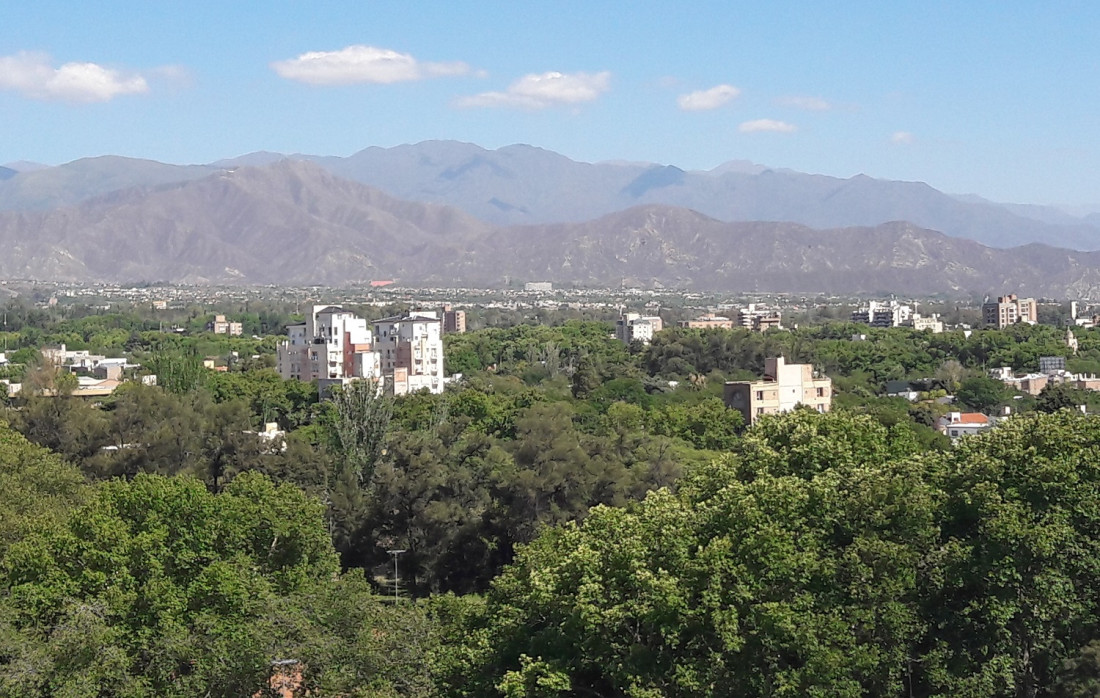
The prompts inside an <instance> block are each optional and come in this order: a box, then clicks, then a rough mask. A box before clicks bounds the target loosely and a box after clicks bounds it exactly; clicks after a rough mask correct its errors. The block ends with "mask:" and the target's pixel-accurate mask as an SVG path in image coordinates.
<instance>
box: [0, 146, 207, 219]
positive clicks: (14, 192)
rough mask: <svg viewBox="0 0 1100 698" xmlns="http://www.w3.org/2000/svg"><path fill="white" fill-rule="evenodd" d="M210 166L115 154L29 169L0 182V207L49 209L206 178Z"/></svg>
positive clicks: (10, 208) (9, 208)
mask: <svg viewBox="0 0 1100 698" xmlns="http://www.w3.org/2000/svg"><path fill="white" fill-rule="evenodd" d="M218 169H219V168H217V167H213V166H210V165H165V164H164V163H160V162H155V161H153V160H137V159H134V158H124V157H118V156H115V155H105V156H103V157H97V158H84V159H82V160H74V161H73V162H70V163H68V164H65V165H58V166H57V167H48V168H46V169H39V170H28V171H23V172H19V173H17V174H16V175H15V176H14V177H11V178H10V179H6V180H4V181H2V182H0V210H5V209H7V210H12V209H14V210H48V209H53V208H58V207H60V206H67V205H69V204H74V203H78V202H80V201H84V200H86V199H89V198H92V197H95V196H99V195H101V194H106V193H108V192H113V191H118V190H121V189H127V188H131V187H155V186H158V185H161V184H167V183H171V182H183V181H187V180H192V179H198V178H200V177H205V176H207V175H209V174H210V173H211V172H215V171H217V170H218Z"/></svg>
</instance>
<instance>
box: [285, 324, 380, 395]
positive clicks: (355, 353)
mask: <svg viewBox="0 0 1100 698" xmlns="http://www.w3.org/2000/svg"><path fill="white" fill-rule="evenodd" d="M286 329H287V338H286V339H285V340H283V341H282V342H280V343H279V346H278V347H277V348H276V353H277V362H278V364H277V365H278V369H279V375H281V376H282V377H283V378H284V379H286V380H289V379H292V378H293V379H295V380H300V381H306V382H309V381H317V383H318V386H319V389H320V390H321V391H322V392H325V391H327V390H328V388H329V387H331V386H332V385H339V384H343V383H346V382H348V381H350V380H353V379H356V378H366V379H371V380H374V381H376V382H377V383H378V384H379V386H381V382H382V371H381V362H380V360H379V356H378V353H377V352H376V351H374V348H373V342H372V338H371V333H370V330H369V329H368V328H367V321H366V320H364V319H362V318H360V317H358V316H356V315H355V313H352V312H350V311H347V310H344V309H343V308H341V307H339V306H328V305H315V306H313V309H312V312H311V313H310V314H309V315H308V316H307V317H306V321H305V322H303V323H300V324H297V325H288V326H287V328H286Z"/></svg>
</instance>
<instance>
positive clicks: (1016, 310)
mask: <svg viewBox="0 0 1100 698" xmlns="http://www.w3.org/2000/svg"><path fill="white" fill-rule="evenodd" d="M982 321H983V322H984V323H985V324H987V325H992V326H993V327H996V328H997V329H1002V330H1003V329H1004V328H1006V327H1008V326H1009V325H1014V324H1016V323H1017V322H1026V323H1028V324H1030V325H1034V324H1035V323H1037V322H1038V321H1039V310H1038V308H1037V307H1036V305H1035V299H1034V298H1017V297H1016V294H1015V293H1010V294H1009V295H1007V296H1000V297H999V298H997V302H995V303H994V302H992V301H991V302H989V303H984V304H983V305H982Z"/></svg>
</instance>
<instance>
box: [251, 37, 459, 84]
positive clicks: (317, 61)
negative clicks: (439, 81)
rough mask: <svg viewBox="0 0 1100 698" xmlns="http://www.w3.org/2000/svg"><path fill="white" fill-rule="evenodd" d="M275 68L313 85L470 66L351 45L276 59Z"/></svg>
mask: <svg viewBox="0 0 1100 698" xmlns="http://www.w3.org/2000/svg"><path fill="white" fill-rule="evenodd" d="M271 68H272V70H274V71H275V72H276V73H278V74H279V76H280V77H284V78H286V79H287V80H297V81H298V82H306V83H309V84H311V85H351V84H354V83H363V82H367V83H377V84H390V83H395V82H408V81H411V80H422V79H424V78H431V77H441V76H447V75H465V74H466V73H468V72H470V66H468V65H466V64H465V63H462V62H459V61H456V62H452V63H428V62H422V61H418V60H416V59H415V58H413V57H412V56H411V55H409V54H407V53H398V52H397V51H393V50H390V49H386V48H378V47H376V46H362V45H356V46H348V47H347V48H343V49H340V50H339V51H310V52H308V53H303V54H302V55H300V56H298V57H297V58H290V59H288V60H285V61H275V62H274V63H272V64H271Z"/></svg>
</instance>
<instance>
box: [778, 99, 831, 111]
mask: <svg viewBox="0 0 1100 698" xmlns="http://www.w3.org/2000/svg"><path fill="white" fill-rule="evenodd" d="M775 101H776V104H778V105H779V106H781V107H791V108H793V109H803V110H805V111H829V110H830V109H832V108H833V105H832V104H830V103H829V102H827V101H825V100H824V99H822V98H821V97H798V96H792V97H780V98H779V99H777V100H775Z"/></svg>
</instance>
